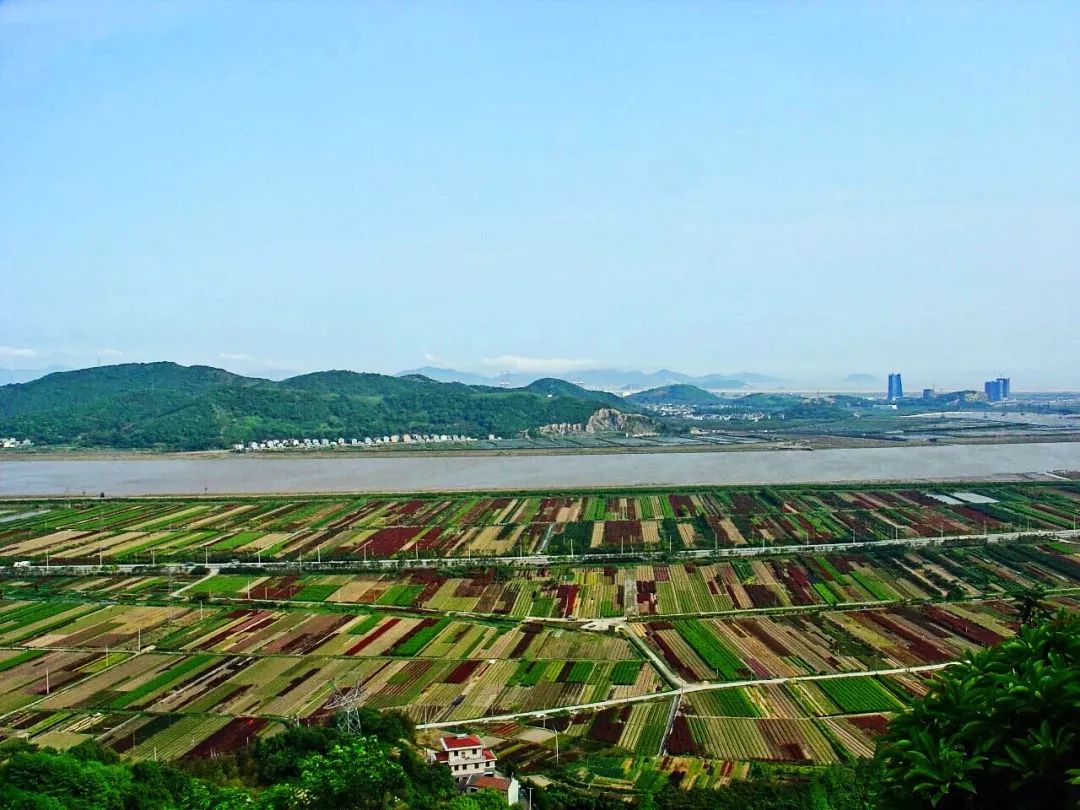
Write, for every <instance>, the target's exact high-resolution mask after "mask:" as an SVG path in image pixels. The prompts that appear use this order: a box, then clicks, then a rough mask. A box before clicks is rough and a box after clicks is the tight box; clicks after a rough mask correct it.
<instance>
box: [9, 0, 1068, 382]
mask: <svg viewBox="0 0 1080 810" xmlns="http://www.w3.org/2000/svg"><path fill="white" fill-rule="evenodd" d="M1078 77H1080V5H1077V4H1075V3H1037V4H1019V3H1015V4H989V3H980V4H975V3H960V4H950V3H943V2H934V3H926V4H917V3H915V4H879V3H869V2H868V3H850V4H848V3H828V4H809V3H765V2H761V3H750V2H743V3H705V2H701V3H677V2H676V3H663V4H661V3H655V2H641V3H632V2H593V3H565V2H546V3H528V2H522V3H479V2H466V3H461V2H448V3H425V2H415V3H330V2H328V3H284V2H278V3H269V4H263V3H259V4H255V3H205V4H200V3H183V4H181V3H174V4H161V5H158V4H146V3H93V4H91V3H85V2H76V3H64V2H51V3H36V2H19V1H18V0H16V1H15V2H10V1H9V2H5V3H3V4H0V120H2V124H3V125H2V126H0V217H2V220H3V223H4V227H3V228H2V229H0V274H2V278H3V288H4V291H5V299H6V302H5V307H4V314H3V317H2V318H0V366H6V367H23V368H27V367H35V366H42V365H47V364H49V363H61V364H64V365H86V364H92V363H94V362H96V361H97V360H98V359H99V358H100V360H101V362H122V361H129V360H131V361H135V360H139V361H142V360H157V359H172V360H177V361H179V362H185V363H194V362H202V363H208V364H212V365H223V366H226V367H230V368H234V369H237V370H241V371H258V370H260V369H266V368H288V369H300V370H311V369H317V368H331V367H338V368H353V369H359V370H372V371H385V372H394V371H397V370H400V369H403V368H410V367H415V366H418V365H422V364H424V363H428V362H430V363H434V364H445V365H453V366H455V367H460V368H467V369H473V370H479V371H487V372H490V373H498V372H500V371H504V370H535V371H538V372H551V373H567V374H568V373H569V372H570V371H572V370H573V369H574V368H581V367H586V366H587V367H597V366H617V367H638V368H657V367H661V366H667V367H671V368H677V369H680V370H683V371H687V372H710V371H742V370H748V371H749V370H752V371H761V372H772V373H778V374H782V375H785V376H787V377H791V378H799V379H810V378H828V377H831V376H836V375H841V376H842V375H843V374H847V373H849V372H872V373H876V374H879V375H882V376H884V374H885V373H886V372H888V371H890V370H895V369H901V370H903V371H904V372H905V381H906V382H908V384H909V385H911V386H915V385H921V384H930V383H931V382H937V383H938V384H950V383H954V382H955V383H957V384H959V383H964V382H967V383H970V384H973V385H977V384H978V383H979V382H980V381H981V379H982V375H985V374H990V373H997V372H1005V373H1010V374H1012V376H1013V377H1014V379H1015V380H1016V381H1017V382H1016V384H1017V387H1024V384H1027V385H1029V386H1043V387H1045V386H1072V387H1080V363H1078V360H1077V347H1078V346H1080V318H1078V317H1077V316H1076V313H1077V303H1078V301H1080V263H1078V260H1080V238H1078V234H1080V158H1078V152H1077V144H1078V143H1080V82H1078V81H1077V78H1078ZM969 377H975V379H969Z"/></svg>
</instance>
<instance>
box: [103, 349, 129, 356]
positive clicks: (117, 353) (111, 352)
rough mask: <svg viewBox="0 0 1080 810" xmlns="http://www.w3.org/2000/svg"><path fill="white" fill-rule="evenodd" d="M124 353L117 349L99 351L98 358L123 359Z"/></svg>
mask: <svg viewBox="0 0 1080 810" xmlns="http://www.w3.org/2000/svg"><path fill="white" fill-rule="evenodd" d="M123 356H124V353H123V352H122V351H119V350H117V349H98V357H123Z"/></svg>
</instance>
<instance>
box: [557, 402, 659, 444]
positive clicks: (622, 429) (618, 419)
mask: <svg viewBox="0 0 1080 810" xmlns="http://www.w3.org/2000/svg"><path fill="white" fill-rule="evenodd" d="M536 432H537V433H538V434H539V435H541V436H548V437H550V436H573V435H575V434H582V433H622V434H625V435H628V436H648V435H652V434H654V433H656V424H655V423H654V422H653V420H652V419H650V418H649V417H647V416H641V415H639V414H636V413H623V412H622V411H619V410H616V409H615V408H601V409H600V410H598V411H597V412H596V413H594V414H593V415H592V416H590V417H589V421H588V422H586V423H585V424H581V423H580V422H576V423H571V422H558V423H555V424H551V425H544V426H543V427H539V428H537V429H536Z"/></svg>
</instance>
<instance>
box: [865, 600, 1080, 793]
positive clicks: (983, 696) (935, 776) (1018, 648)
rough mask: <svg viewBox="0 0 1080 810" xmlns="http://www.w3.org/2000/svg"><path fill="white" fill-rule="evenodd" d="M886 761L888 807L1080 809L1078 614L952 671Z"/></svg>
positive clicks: (894, 733)
mask: <svg viewBox="0 0 1080 810" xmlns="http://www.w3.org/2000/svg"><path fill="white" fill-rule="evenodd" d="M878 755H879V757H880V758H881V760H882V762H883V764H884V780H883V784H884V796H883V805H884V806H886V807H903V808H905V810H907V809H908V808H910V810H917V809H918V808H939V810H953V809H954V808H959V809H961V810H967V808H980V807H1002V808H1005V807H1009V808H1013V807H1014V808H1039V809H1040V810H1050V809H1051V808H1066V807H1068V808H1072V807H1077V806H1080V616H1077V615H1072V616H1068V615H1066V614H1064V613H1062V614H1060V615H1058V617H1057V618H1055V619H1052V620H1050V621H1044V622H1042V623H1039V624H1037V625H1034V626H1028V627H1025V628H1023V630H1022V631H1021V633H1020V634H1019V635H1018V636H1016V637H1015V638H1012V639H1009V640H1008V641H1004V642H1002V643H1001V644H999V645H998V646H996V647H992V648H990V649H987V650H984V651H982V652H980V653H977V654H975V655H973V656H972V657H971V658H970V659H969V660H968V661H967V662H965V663H964V664H962V665H958V666H956V667H951V668H949V669H948V670H946V671H945V672H944V673H942V675H941V676H940V677H939V678H936V679H935V680H934V684H933V686H932V688H931V691H930V693H929V694H928V695H927V696H926V697H925V698H924V699H923V700H921V701H917V702H916V703H914V704H913V705H912V707H911V710H910V711H909V712H908V713H906V714H903V715H901V716H899V717H898V718H896V719H895V720H893V722H892V723H891V724H890V726H889V731H888V733H887V734H886V735H885V737H883V738H882V741H881V743H880V744H879V748H878Z"/></svg>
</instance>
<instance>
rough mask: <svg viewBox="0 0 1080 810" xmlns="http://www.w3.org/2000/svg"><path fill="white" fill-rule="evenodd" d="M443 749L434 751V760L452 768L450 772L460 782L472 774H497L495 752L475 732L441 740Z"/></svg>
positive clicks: (440, 743) (454, 735)
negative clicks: (486, 746) (485, 746)
mask: <svg viewBox="0 0 1080 810" xmlns="http://www.w3.org/2000/svg"><path fill="white" fill-rule="evenodd" d="M439 745H440V746H441V747H442V750H441V751H433V752H432V754H433V757H432V759H434V761H436V762H441V763H443V764H444V765H446V766H447V767H448V768H450V773H451V774H453V777H454V778H455V779H457V780H458V781H459V782H462V781H464V780H466V779H468V778H469V777H470V776H493V775H494V774H495V754H494V753H492V752H491V750H490V749H488V748H484V743H483V742H482V741H481V739H480V738H479V737H477V736H476V735H475V734H452V735H450V736H448V737H443V738H442V739H441V740H439Z"/></svg>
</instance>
